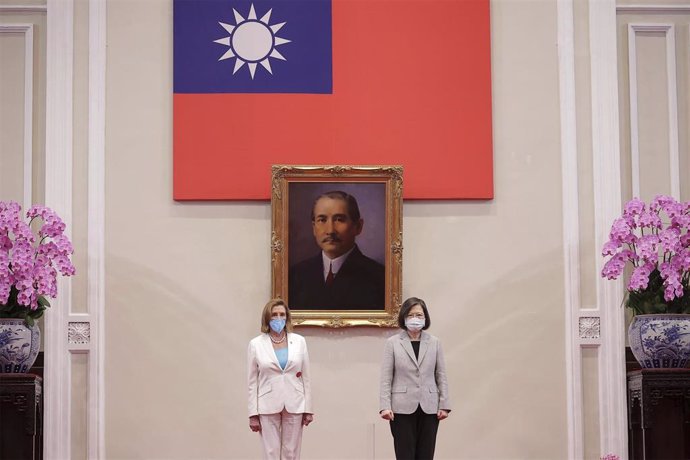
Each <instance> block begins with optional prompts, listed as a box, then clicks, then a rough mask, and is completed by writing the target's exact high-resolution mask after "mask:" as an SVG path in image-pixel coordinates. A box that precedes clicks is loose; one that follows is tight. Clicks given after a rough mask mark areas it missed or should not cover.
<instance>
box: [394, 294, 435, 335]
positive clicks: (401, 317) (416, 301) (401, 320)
mask: <svg viewBox="0 0 690 460" xmlns="http://www.w3.org/2000/svg"><path fill="white" fill-rule="evenodd" d="M415 305H419V306H420V307H422V311H424V321H425V322H424V327H423V328H422V330H427V329H429V326H431V318H430V317H429V310H428V309H427V308H426V302H424V301H423V300H422V299H420V298H419V297H410V298H409V299H407V300H406V301H404V302H403V304H402V307H400V313H398V326H400V328H401V329H405V330H407V327H406V326H405V318H407V314H408V313H409V312H410V310H411V309H412V307H414V306H415Z"/></svg>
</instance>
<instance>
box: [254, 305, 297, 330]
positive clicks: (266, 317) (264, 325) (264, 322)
mask: <svg viewBox="0 0 690 460" xmlns="http://www.w3.org/2000/svg"><path fill="white" fill-rule="evenodd" d="M278 306H283V307H285V314H286V318H285V330H287V331H288V332H292V314H291V313H290V308H289V307H288V306H287V304H286V303H285V301H284V300H283V299H277V298H276V299H271V300H269V301H268V302H267V303H266V306H265V307H264V310H263V312H261V332H268V331H270V330H271V328H270V327H269V325H268V323H269V322H270V321H271V315H272V314H273V307H278Z"/></svg>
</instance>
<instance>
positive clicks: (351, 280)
mask: <svg viewBox="0 0 690 460" xmlns="http://www.w3.org/2000/svg"><path fill="white" fill-rule="evenodd" d="M331 185H335V184H331ZM365 223H366V222H365V219H364V218H363V217H362V213H360V207H359V203H358V202H357V199H356V198H355V197H354V196H353V195H352V194H350V193H348V192H346V191H343V190H330V191H325V192H323V193H321V194H319V195H318V196H316V198H315V200H314V201H313V205H312V207H311V233H312V238H313V241H314V242H315V243H316V245H318V247H319V248H320V249H321V250H320V251H319V252H318V253H317V254H314V255H312V256H310V257H308V258H306V259H304V260H301V261H299V262H297V263H295V264H293V265H291V267H290V270H289V274H288V302H289V305H290V308H292V309H297V310H322V309H326V310H380V309H383V308H384V305H385V289H386V282H385V280H386V277H385V267H384V265H383V264H382V263H380V262H379V261H377V260H375V259H374V258H372V257H369V256H367V255H365V254H364V252H363V251H362V249H361V248H360V247H359V245H358V244H357V242H358V239H359V238H360V236H361V235H362V234H363V233H364V232H366V225H365ZM312 246H313V243H312Z"/></svg>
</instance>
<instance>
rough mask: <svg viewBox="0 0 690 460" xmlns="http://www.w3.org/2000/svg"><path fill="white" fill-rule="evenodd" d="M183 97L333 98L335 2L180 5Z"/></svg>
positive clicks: (177, 75) (209, 0)
mask: <svg viewBox="0 0 690 460" xmlns="http://www.w3.org/2000/svg"><path fill="white" fill-rule="evenodd" d="M173 35H174V63H173V67H174V91H175V93H193V94H203V93H317V94H330V93H332V92H333V73H332V69H333V65H332V49H331V43H332V39H331V1H330V0H249V1H246V0H174V32H173Z"/></svg>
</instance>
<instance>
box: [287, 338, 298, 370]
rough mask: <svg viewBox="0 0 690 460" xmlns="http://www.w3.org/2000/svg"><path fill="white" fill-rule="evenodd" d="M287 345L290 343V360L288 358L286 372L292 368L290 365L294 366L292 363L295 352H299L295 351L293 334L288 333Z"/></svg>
mask: <svg viewBox="0 0 690 460" xmlns="http://www.w3.org/2000/svg"><path fill="white" fill-rule="evenodd" d="M287 343H288V358H287V363H286V364H285V370H286V371H287V370H288V368H289V367H290V364H292V362H293V361H294V359H295V352H296V351H297V350H295V345H294V344H293V340H292V333H289V332H288V333H287Z"/></svg>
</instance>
